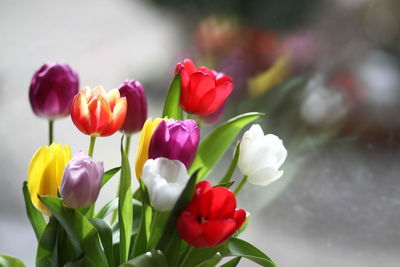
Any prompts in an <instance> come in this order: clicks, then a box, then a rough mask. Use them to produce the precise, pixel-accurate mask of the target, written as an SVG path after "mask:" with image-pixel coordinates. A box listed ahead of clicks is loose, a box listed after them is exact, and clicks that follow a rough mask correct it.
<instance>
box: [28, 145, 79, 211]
mask: <svg viewBox="0 0 400 267" xmlns="http://www.w3.org/2000/svg"><path fill="white" fill-rule="evenodd" d="M70 159H71V148H70V147H69V146H68V145H65V146H61V145H60V144H55V143H54V142H53V143H52V144H51V145H50V146H42V147H41V148H39V149H38V150H37V151H36V152H35V154H34V155H33V157H32V159H31V162H30V164H29V169H28V189H29V194H30V196H31V200H32V204H33V205H34V206H35V207H36V208H37V209H38V210H40V211H41V212H43V213H44V214H46V215H51V212H50V211H49V210H48V209H47V208H46V207H45V205H44V204H43V203H42V202H41V201H40V199H39V198H38V195H40V196H49V195H50V196H57V192H58V189H59V187H60V184H61V180H62V175H63V172H64V168H65V166H67V163H68V161H69V160H70Z"/></svg>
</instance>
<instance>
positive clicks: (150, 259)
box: [120, 250, 168, 267]
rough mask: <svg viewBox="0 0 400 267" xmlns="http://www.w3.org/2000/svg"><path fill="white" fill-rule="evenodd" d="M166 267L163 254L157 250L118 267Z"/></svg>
mask: <svg viewBox="0 0 400 267" xmlns="http://www.w3.org/2000/svg"><path fill="white" fill-rule="evenodd" d="M154 266H157V267H168V263H167V260H166V259H165V256H164V254H163V253H162V252H161V251H159V250H153V251H151V252H146V253H144V254H142V255H139V256H137V257H136V258H133V259H131V260H130V261H128V262H125V263H123V264H121V265H120V267H154Z"/></svg>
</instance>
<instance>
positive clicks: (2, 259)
mask: <svg viewBox="0 0 400 267" xmlns="http://www.w3.org/2000/svg"><path fill="white" fill-rule="evenodd" d="M0 266H1V267H25V264H23V263H22V261H20V260H19V259H17V258H14V257H11V256H6V255H0Z"/></svg>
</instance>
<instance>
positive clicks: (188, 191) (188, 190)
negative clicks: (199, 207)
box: [156, 170, 200, 251]
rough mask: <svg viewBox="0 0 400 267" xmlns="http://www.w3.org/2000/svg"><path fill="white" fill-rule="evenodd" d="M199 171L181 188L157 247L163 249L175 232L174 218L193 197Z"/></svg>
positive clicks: (176, 217) (175, 218)
mask: <svg viewBox="0 0 400 267" xmlns="http://www.w3.org/2000/svg"><path fill="white" fill-rule="evenodd" d="M199 171H200V170H196V171H195V172H194V173H193V174H192V176H191V177H190V178H189V181H188V183H187V184H186V186H185V189H183V191H182V194H181V195H180V197H179V199H178V200H177V202H176V204H175V206H174V208H173V209H172V211H171V213H170V215H169V218H168V221H167V223H166V225H165V227H164V230H163V231H162V232H163V234H162V235H161V238H160V240H159V241H158V243H157V245H156V248H157V249H160V250H162V251H164V249H166V247H167V246H168V244H169V242H170V241H171V240H172V237H173V236H174V235H175V234H176V220H177V219H178V217H179V215H180V214H181V213H182V211H183V210H184V209H185V208H186V206H187V205H188V203H189V202H190V201H191V200H192V198H193V194H194V187H195V185H196V180H197V175H198V173H199Z"/></svg>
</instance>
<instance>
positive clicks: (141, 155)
mask: <svg viewBox="0 0 400 267" xmlns="http://www.w3.org/2000/svg"><path fill="white" fill-rule="evenodd" d="M162 120H163V119H161V118H156V119H154V121H153V120H152V118H149V119H147V120H146V122H145V123H144V125H143V128H142V133H141V135H140V139H139V146H138V150H137V152H136V160H135V162H136V163H135V172H136V178H137V179H140V178H141V177H142V170H143V165H144V163H145V162H146V161H147V160H148V159H149V146H150V140H151V137H152V136H153V132H154V130H155V129H156V127H157V125H158V124H159V123H160V122H161V121H162Z"/></svg>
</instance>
